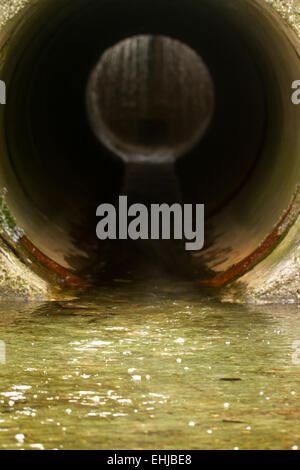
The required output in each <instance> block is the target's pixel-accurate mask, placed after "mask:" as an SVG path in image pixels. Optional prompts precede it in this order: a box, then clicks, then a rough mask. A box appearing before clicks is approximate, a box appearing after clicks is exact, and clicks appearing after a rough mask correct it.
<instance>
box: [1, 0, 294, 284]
mask: <svg viewBox="0 0 300 470" xmlns="http://www.w3.org/2000/svg"><path fill="white" fill-rule="evenodd" d="M49 18H51V21H49ZM137 36H144V37H145V36H146V37H148V38H149V37H152V38H155V39H154V42H155V41H158V42H159V39H158V38H160V37H167V38H169V40H170V41H171V43H173V44H175V43H176V44H182V45H183V46H180V47H183V48H185V47H186V48H187V49H188V50H189V51H191V52H189V53H188V54H189V55H190V58H189V60H190V61H191V62H190V65H188V67H190V69H188V68H187V70H191V73H189V74H188V75H189V76H188V77H187V78H185V80H187V81H188V83H194V82H193V73H194V72H195V70H196V69H197V66H198V67H200V65H199V58H201V59H200V60H201V67H203V65H202V64H203V63H204V64H206V67H207V69H208V70H209V73H210V76H211V80H212V82H213V85H214V95H215V105H214V113H213V115H212V116H211V121H210V125H209V127H207V128H206V131H205V132H204V134H203V129H204V128H202V127H201V123H200V125H199V126H197V125H196V124H197V122H198V123H199V122H200V121H199V116H198V117H197V113H195V114H193V112H192V113H190V114H189V115H188V117H187V121H186V119H185V118H183V114H180V113H179V118H180V119H179V118H178V115H177V118H178V120H176V124H175V125H174V132H172V135H173V139H175V140H176V138H177V137H180V135H178V132H177V130H178V129H179V128H180V129H182V125H183V124H185V123H189V126H187V127H188V131H189V132H191V134H190V135H189V136H188V138H187V139H186V140H185V139H183V138H182V137H180V139H182V140H183V141H184V146H181V148H180V152H178V153H179V155H180V158H179V159H178V160H176V164H175V167H176V176H177V179H178V181H179V184H180V192H181V195H182V200H183V202H186V203H194V204H195V203H198V204H200V203H204V204H205V206H206V230H205V232H206V242H205V248H204V250H202V251H200V252H196V253H194V254H192V255H191V253H186V252H184V248H183V247H182V246H177V245H176V247H174V249H173V250H171V253H170V259H169V260H167V259H163V260H162V258H164V257H162V252H161V250H160V249H157V253H156V256H152V254H151V256H149V254H148V255H147V251H148V247H149V245H147V243H146V242H145V244H144V245H143V246H142V247H141V248H140V249H138V250H136V249H135V248H134V247H135V245H133V248H132V249H131V248H130V244H129V243H128V244H127V243H120V244H118V245H117V244H116V243H115V242H109V243H101V242H99V240H97V238H96V235H95V228H96V223H97V219H96V216H95V214H96V208H97V206H98V205H99V204H101V203H103V202H107V203H109V202H111V203H115V201H116V199H117V197H118V195H119V194H120V193H121V191H122V188H123V187H124V175H125V173H126V170H125V167H126V163H125V162H124V161H121V160H120V158H119V155H118V154H120V152H118V151H116V148H115V144H114V145H108V144H107V141H106V142H105V143H103V142H104V140H105V139H103V138H102V141H101V140H99V139H98V138H97V137H96V136H95V135H94V132H93V130H92V128H91V126H90V120H89V116H88V113H87V111H86V89H87V85H88V81H89V77H90V76H91V73H92V71H93V70H95V66H96V64H97V63H98V61H99V57H101V56H103V54H105V51H109V50H111V48H113V47H116V45H117V44H119V43H120V42H122V41H124V40H128V38H132V37H137ZM4 42H5V44H6V46H7V47H6V48H5V50H4V48H3V49H2V52H1V54H4V53H5V60H4V61H1V63H2V64H3V65H2V77H3V79H5V81H6V83H7V94H8V100H7V104H6V105H5V107H2V108H1V117H0V132H1V136H0V137H1V139H0V140H1V149H0V152H1V155H0V156H1V158H0V184H1V187H2V188H3V187H5V188H6V190H7V194H6V200H7V203H8V206H9V209H10V211H11V213H12V214H13V216H14V218H15V220H16V222H17V225H18V226H19V227H21V228H22V230H23V231H24V234H25V235H24V236H23V237H22V238H23V242H24V241H25V244H26V247H27V249H28V250H31V251H34V250H35V253H36V254H37V253H38V254H39V255H40V256H39V257H40V260H44V261H45V260H48V261H47V264H48V266H49V267H51V263H50V262H49V261H51V262H53V264H52V267H53V266H60V267H62V268H63V269H66V270H68V271H69V272H71V273H74V274H76V275H78V276H81V277H83V278H85V277H90V278H92V279H97V278H99V277H100V278H101V277H102V276H103V275H105V273H108V272H111V273H113V275H115V274H116V272H120V274H121V273H123V272H127V271H128V270H134V267H135V265H136V263H137V264H142V266H145V263H146V264H147V263H148V262H149V263H150V261H151V262H152V264H153V265H156V264H157V265H160V267H162V268H164V266H167V265H168V263H169V265H170V266H171V269H172V270H173V271H175V272H177V273H178V274H179V275H183V276H185V275H187V273H188V274H189V275H190V276H191V277H193V278H195V279H199V280H201V281H203V282H204V283H206V284H211V285H221V284H222V283H224V282H226V281H228V280H230V279H232V278H234V277H236V276H238V275H240V274H242V273H243V272H244V271H245V269H249V268H250V267H251V266H252V265H253V264H254V263H257V262H258V261H260V259H262V257H263V256H265V255H266V254H267V253H268V252H269V250H270V249H272V247H273V246H274V245H275V244H276V243H277V242H278V241H279V240H280V236H282V230H281V229H280V227H281V223H282V222H283V221H284V220H285V218H286V216H287V213H288V211H289V209H290V204H291V201H292V200H293V196H294V195H295V192H296V190H297V185H298V180H299V176H298V175H299V173H300V168H299V166H300V161H299V158H298V146H299V136H298V134H299V132H298V125H299V119H300V118H299V111H298V108H297V107H296V106H293V105H292V103H291V101H290V86H291V83H292V81H293V80H294V79H295V77H297V76H299V74H300V70H299V69H300V67H299V58H298V55H297V52H296V50H295V48H294V47H293V45H292V41H291V38H290V37H289V34H288V32H287V31H286V29H285V27H284V26H283V25H282V23H281V22H280V21H279V18H278V17H277V16H276V15H274V13H273V11H272V10H271V8H269V7H268V6H267V5H266V4H265V2H264V1H262V0H261V1H259V0H248V1H246V0H243V1H241V0H237V1H235V2H231V1H220V0H218V1H217V0H209V1H208V0H203V1H202V2H197V1H195V0H186V1H185V2H182V1H180V0H175V1H170V0H159V1H156V0H151V1H150V0H143V2H140V1H137V0H131V1H129V2H128V1H126V2H125V1H122V0H114V1H110V2H105V1H99V0H97V1H96V0H90V1H86V0H84V1H83V0H73V1H72V2H71V1H69V0H64V1H63V2H61V3H60V6H59V7H57V6H54V5H53V2H47V1H45V2H40V3H38V4H36V5H35V6H34V7H32V8H28V9H27V10H25V12H22V14H20V15H19V16H18V17H17V18H16V20H15V22H14V24H13V25H12V27H11V29H10V30H9V29H8V30H7V31H6V36H5V37H4V39H3V44H4ZM193 54H194V55H193ZM183 56H184V54H183ZM192 56H193V57H192ZM125 63H126V62H125ZM197 64H198V65H197ZM141 65H143V63H141ZM167 65H168V61H167ZM124 70H126V71H128V70H129V68H128V66H127V65H126V67H125V68H124ZM167 70H168V67H162V71H165V72H166V73H168V71H167ZM141 71H142V72H143V71H144V65H143V67H142V69H141ZM142 72H141V73H142ZM126 73H127V72H126ZM145 73H146V76H145V83H146V81H147V77H148V78H149V73H148V72H147V70H145ZM115 76H116V77H117V76H118V73H116V74H115ZM176 78H177V77H175V76H174V77H173V79H171V80H170V83H171V85H172V84H173V86H174V87H175V86H176V85H177V81H176ZM124 83H126V80H125V82H124ZM132 83H133V82H132ZM160 86H161V82H160V81H159V83H158V84H154V92H153V93H154V95H155V96H163V95H164V96H166V97H167V100H166V101H167V106H166V109H171V108H168V107H169V106H170V97H171V95H170V94H168V91H167V90H164V89H161V88H160ZM116 89H117V90H118V93H119V96H120V101H119V102H118V105H119V104H120V103H122V100H126V96H127V94H128V89H127V88H125V89H124V90H123V89H122V87H116ZM109 90H110V87H109V86H107V91H108V92H109ZM140 90H141V99H142V98H143V97H145V90H144V88H143V86H142V87H141V88H140ZM157 90H158V92H157ZM180 90H181V91H180V92H179V95H178V98H179V96H182V97H183V98H182V100H179V101H178V102H180V103H184V105H185V104H186V103H187V101H186V99H187V97H184V96H185V95H184V94H185V91H184V92H182V90H184V88H181V89H180ZM155 91H156V92H157V93H155ZM189 91H190V90H189ZM170 93H171V92H170ZM193 96H194V97H195V96H197V93H196V92H195V94H193ZM178 102H177V103H178ZM173 104H174V106H175V108H176V106H177V104H176V100H175V102H174V103H173ZM107 109H112V108H110V107H109V106H108V108H107ZM159 112H161V114H163V110H162V108H159ZM208 114H209V113H208ZM161 117H163V116H161ZM145 119H146V120H147V119H149V121H148V122H147V123H146V126H145V127H146V131H147V132H144V137H143V138H144V139H146V141H147V142H145V141H143V148H144V149H145V148H148V149H151V154H152V150H153V148H155V147H156V148H157V139H158V140H159V139H161V138H162V135H163V129H162V128H160V129H159V126H157V120H159V119H160V114H159V113H158V114H157V115H156V116H155V119H154V121H155V122H156V124H155V126H156V127H155V126H154V127H155V129H154V131H155V132H154V131H153V133H152V134H153V135H152V136H151V132H150V131H151V129H150V128H151V125H152V124H153V125H154V123H152V124H151V119H152V118H151V116H146V118H145ZM190 124H191V125H190ZM194 125H195V127H193V126H194ZM142 127H143V126H142ZM204 127H205V126H204ZM152 130H153V129H152ZM144 131H145V128H144ZM200 131H201V132H200ZM127 132H128V129H127V130H126V132H125V133H127ZM197 132H198V134H197ZM126 135H127V136H128V134H126ZM200 137H201V138H200ZM175 140H174V141H173V142H172V145H175V144H176V145H177V142H175ZM127 143H128V142H127ZM131 143H132V142H131V141H130V145H131ZM146 143H147V145H146ZM160 143H161V142H159V144H160ZM168 145H169V146H171V144H170V143H168ZM176 145H175V146H176ZM175 153H177V151H176V152H175ZM156 195H157V197H158V198H159V192H157V190H156ZM162 202H163V201H162ZM274 230H275V231H276V233H275V234H274ZM163 246H164V247H165V245H163ZM135 251H136V252H137V253H138V257H140V260H142V261H137V256H134V252H135ZM151 253H152V252H151ZM134 258H135V260H134ZM176 263H178V264H176ZM161 264H162V265H163V266H161ZM137 272H139V274H140V271H139V270H138V271H137Z"/></svg>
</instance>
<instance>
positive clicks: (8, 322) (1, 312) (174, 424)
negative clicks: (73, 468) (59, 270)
mask: <svg viewBox="0 0 300 470" xmlns="http://www.w3.org/2000/svg"><path fill="white" fill-rule="evenodd" d="M299 308H300V307H297V306H295V305H290V306H259V307H255V306H241V305H231V304H225V305H222V304H220V303H219V302H217V301H216V300H213V299H211V298H209V297H206V298H203V296H200V295H199V293H198V292H195V291H194V292H191V289H190V286H187V285H182V284H181V285H178V284H173V285H172V286H170V285H165V286H164V287H163V288H162V286H161V285H160V286H159V288H158V286H155V285H151V286H150V287H149V285H147V286H145V285H139V286H133V285H132V284H129V283H128V284H125V283H121V282H115V284H114V287H113V288H112V287H110V288H103V289H102V290H101V295H100V294H99V292H98V293H89V294H88V295H87V294H83V295H82V296H81V297H80V299H75V300H73V301H69V302H61V303H59V302H56V303H42V304H37V303H23V302H1V303H0V341H4V342H5V344H6V364H2V365H1V364H0V449H15V448H16V449H23V448H25V449H55V448H57V449H155V448H159V449H234V448H239V449H257V448H258V449H291V448H293V449H297V447H299V449H300V426H299V419H300V405H299V396H300V385H299V382H300V381H299V379H300V354H299V360H298V355H297V353H296V351H295V349H293V346H294V347H295V344H294V343H295V341H299V340H300V311H299Z"/></svg>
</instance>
